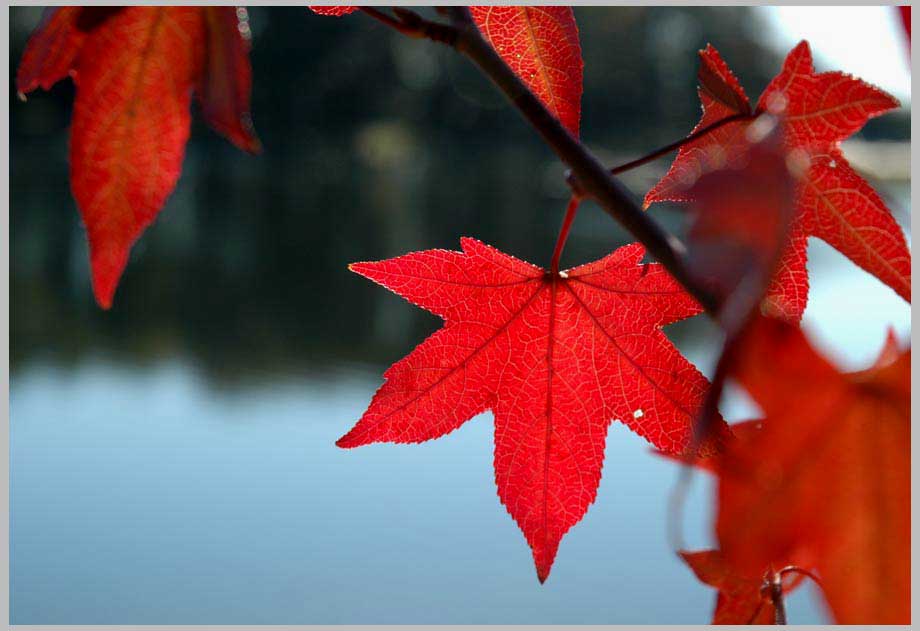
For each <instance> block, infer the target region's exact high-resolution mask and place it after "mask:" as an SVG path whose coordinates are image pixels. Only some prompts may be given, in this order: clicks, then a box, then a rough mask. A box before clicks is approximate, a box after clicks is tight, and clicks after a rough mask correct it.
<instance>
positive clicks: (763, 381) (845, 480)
mask: <svg viewBox="0 0 920 631" xmlns="http://www.w3.org/2000/svg"><path fill="white" fill-rule="evenodd" d="M893 354H894V353H893V352H892V348H891V343H890V342H889V343H888V344H886V346H885V348H884V349H883V351H882V353H881V355H880V357H879V360H878V362H876V365H875V366H873V367H872V368H870V369H868V370H865V371H862V372H858V373H852V374H843V373H841V372H839V371H838V370H837V369H836V368H835V367H834V366H833V365H831V364H830V363H828V362H827V361H826V360H825V359H823V358H821V357H820V356H819V355H818V354H817V353H816V352H815V351H814V350H813V349H812V348H811V346H810V345H809V344H808V342H807V340H806V339H805V337H804V335H803V334H802V332H801V331H800V330H799V329H798V328H796V327H793V326H791V325H789V324H784V323H782V322H778V321H774V320H767V319H762V320H760V321H758V322H756V323H755V324H754V325H752V327H751V329H750V330H749V333H748V334H747V336H746V337H745V338H744V339H743V340H742V342H741V346H740V347H739V352H738V353H737V354H736V357H737V358H738V359H737V360H736V361H737V364H736V366H735V368H734V375H735V377H736V378H737V379H738V380H739V381H740V382H741V383H742V384H743V385H744V387H745V388H746V389H747V390H748V391H749V392H750V393H751V394H752V396H753V397H754V398H755V399H756V401H757V402H758V403H759V404H760V406H761V407H762V408H763V410H764V412H765V413H766V419H764V421H763V429H762V430H761V432H760V435H759V436H758V437H757V439H756V440H746V441H732V442H730V443H728V444H726V446H725V451H724V453H723V454H722V455H721V456H720V458H719V464H718V467H717V468H718V472H719V493H718V498H719V508H718V518H717V522H716V532H717V535H718V539H719V544H720V549H721V550H722V552H723V553H724V554H725V559H726V561H727V562H728V563H729V564H730V565H731V567H732V568H733V571H734V572H737V573H739V574H742V575H744V574H748V575H749V574H751V573H756V572H757V571H760V570H761V569H762V568H763V567H765V566H766V565H767V564H769V563H770V562H771V561H773V560H774V559H784V558H790V557H791V556H793V555H795V554H799V553H800V552H804V553H805V554H808V555H809V556H810V557H811V558H812V559H813V560H814V563H813V566H814V568H815V569H816V570H817V571H818V574H819V575H820V577H821V582H822V588H823V592H824V594H825V596H826V598H827V602H828V605H829V606H830V609H831V611H832V612H833V614H834V618H835V619H836V621H837V622H838V623H840V624H908V623H909V622H910V351H909V350H908V351H906V352H899V353H898V356H897V358H893V357H892V355H893ZM803 384H807V387H803Z"/></svg>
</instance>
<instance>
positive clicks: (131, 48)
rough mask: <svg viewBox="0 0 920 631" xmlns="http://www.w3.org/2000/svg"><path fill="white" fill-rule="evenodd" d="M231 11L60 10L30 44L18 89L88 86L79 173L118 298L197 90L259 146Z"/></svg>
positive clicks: (100, 280)
mask: <svg viewBox="0 0 920 631" xmlns="http://www.w3.org/2000/svg"><path fill="white" fill-rule="evenodd" d="M238 21H239V20H238V17H237V13H236V10H235V9H233V8H229V7H221V8H218V7H115V8H76V7H63V8H60V9H54V10H51V11H50V12H49V13H48V14H47V15H46V18H45V20H44V22H43V23H42V25H41V26H40V27H39V29H38V30H37V31H36V32H35V34H33V36H32V38H31V39H30V40H29V43H28V46H27V48H26V51H25V53H24V54H23V59H22V63H21V64H20V67H19V74H18V77H17V83H18V87H19V91H20V92H22V93H25V92H29V91H31V90H33V89H35V88H36V87H39V86H41V87H43V88H46V89H47V88H49V87H50V86H51V85H53V84H54V83H55V82H57V81H58V80H60V79H62V78H64V77H65V76H67V75H70V76H72V77H73V78H74V81H75V83H76V84H77V97H76V103H75V104H74V114H73V127H72V131H71V142H70V179H71V187H72V189H73V193H74V197H75V198H76V200H77V204H78V206H79V208H80V213H81V215H82V217H83V222H84V224H85V225H86V230H87V233H88V236H89V244H90V260H91V264H92V272H93V290H94V292H95V295H96V301H97V302H98V303H99V305H100V306H101V307H103V308H108V307H110V306H111V304H112V298H113V296H114V293H115V288H116V286H117V284H118V280H119V278H120V277H121V274H122V272H123V271H124V268H125V265H126V263H127V260H128V254H129V251H130V249H131V246H132V245H133V244H134V242H135V241H136V240H137V238H138V237H139V236H140V235H141V233H143V231H144V229H145V228H146V227H147V226H148V225H150V223H151V222H152V221H153V220H154V219H155V218H156V216H157V214H158V213H159V211H160V209H161V208H162V206H163V204H164V203H165V201H166V198H167V197H168V196H169V194H170V193H171V192H172V190H173V188H174V187H175V185H176V181H177V180H178V178H179V173H180V171H181V167H182V158H183V154H184V152H185V143H186V141H187V140H188V135H189V127H190V123H191V120H190V114H189V106H190V102H191V95H192V90H193V89H197V90H198V91H199V96H200V98H201V101H202V110H203V112H204V116H205V119H206V120H207V121H208V123H210V124H211V125H212V126H213V127H214V128H215V129H217V130H218V131H220V132H221V133H223V134H224V135H226V136H227V137H228V138H230V139H231V140H232V141H233V142H234V143H235V144H237V145H238V146H240V147H241V148H243V149H246V150H249V151H256V150H257V149H258V140H257V139H256V138H255V135H254V133H253V131H252V125H251V123H250V121H249V114H248V110H249V90H250V83H251V77H250V68H249V59H248V55H247V51H248V41H247V40H246V38H245V37H244V36H243V34H242V32H241V29H240V28H239V27H238Z"/></svg>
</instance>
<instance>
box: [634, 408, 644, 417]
mask: <svg viewBox="0 0 920 631" xmlns="http://www.w3.org/2000/svg"><path fill="white" fill-rule="evenodd" d="M643 416H645V412H643V411H642V408H639V409H638V410H636V411H635V412H633V418H642V417H643Z"/></svg>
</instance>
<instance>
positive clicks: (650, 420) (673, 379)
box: [338, 239, 715, 581]
mask: <svg viewBox="0 0 920 631" xmlns="http://www.w3.org/2000/svg"><path fill="white" fill-rule="evenodd" d="M461 244H462V246H463V252H449V251H446V250H429V251H425V252H415V253H412V254H407V255H405V256H400V257H397V258H394V259H389V260H386V261H381V262H377V263H356V264H354V265H352V266H351V269H352V270H353V271H355V272H357V273H359V274H361V275H363V276H366V277H367V278H369V279H371V280H373V281H374V282H377V283H379V284H381V285H383V286H384V287H387V288H388V289H390V290H392V291H394V292H396V293H398V294H399V295H401V296H403V297H404V298H406V299H407V300H409V301H410V302H412V303H414V304H417V305H418V306H420V307H422V308H424V309H427V310H429V311H431V312H432V313H434V314H436V315H438V316H440V317H442V318H444V320H445V325H444V328H442V329H441V330H440V331H438V332H437V333H435V334H434V335H432V336H431V337H430V338H428V339H427V340H426V341H425V342H424V343H423V344H421V345H420V346H419V347H418V348H416V349H415V350H414V351H413V352H412V353H410V354H409V355H408V356H407V357H405V358H404V359H402V360H400V361H399V362H397V363H396V364H394V365H393V366H392V367H391V368H390V369H389V370H387V372H386V373H385V374H384V377H385V378H386V383H384V385H383V386H382V387H381V388H380V390H379V391H378V392H377V394H376V395H375V396H374V400H373V402H372V403H371V405H370V407H369V408H368V410H367V412H365V413H364V416H363V417H362V418H361V420H360V421H358V423H357V425H355V427H354V428H353V429H352V430H351V431H350V432H348V434H346V435H345V436H344V437H343V438H341V439H340V440H339V442H338V444H339V445H340V446H342V447H356V446H358V445H364V444H367V443H371V442H380V441H386V442H401V443H412V442H420V441H424V440H429V439H431V438H437V437H439V436H443V435H444V434H447V433H449V432H451V431H453V430H454V429H456V428H457V427H459V426H460V425H461V424H463V423H464V422H465V421H467V420H468V419H469V418H470V417H472V416H474V415H476V414H478V413H480V412H483V411H485V410H487V409H491V410H492V411H493V412H494V414H495V478H496V482H497V485H498V494H499V497H500V498H501V500H502V503H503V504H504V505H505V506H506V507H507V508H508V511H509V512H510V513H511V515H512V517H514V519H515V520H516V521H517V523H518V525H519V526H520V527H521V530H523V532H524V535H525V536H526V538H527V541H528V543H529V544H530V546H531V548H532V549H533V556H534V561H535V563H536V567H537V575H538V577H539V578H540V580H541V581H543V580H545V579H546V577H547V575H548V574H549V571H550V567H551V565H552V563H553V559H554V557H555V555H556V550H557V548H558V546H559V542H560V541H561V539H562V536H563V535H564V534H565V533H566V532H567V531H568V529H569V528H571V527H572V526H573V525H574V524H575V523H577V522H578V521H579V520H580V519H581V518H582V516H583V515H584V514H585V512H586V511H587V509H588V506H589V505H590V504H591V503H592V502H593V501H594V498H595V495H596V492H597V486H598V483H599V482H600V477H601V466H602V463H603V460H604V442H605V439H606V435H607V427H608V425H609V424H610V419H618V420H620V421H621V422H623V423H625V424H626V425H627V426H628V427H630V428H631V429H632V430H633V431H635V432H636V433H638V434H640V435H642V436H643V437H645V438H646V439H647V440H648V441H649V442H651V443H652V444H653V445H655V446H656V447H658V448H659V449H661V450H664V451H666V452H670V453H680V452H682V451H683V450H684V449H685V448H686V447H687V446H688V443H689V440H690V436H691V424H692V422H693V418H694V415H695V412H696V410H697V408H698V407H699V405H700V402H701V400H702V397H703V395H704V394H705V391H706V387H707V382H706V380H705V378H704V377H703V376H702V375H701V374H700V373H699V372H698V371H697V370H696V368H694V367H693V365H692V364H690V363H689V362H688V361H687V360H686V359H684V358H683V357H682V356H681V355H680V353H678V351H677V350H676V349H675V348H674V347H673V346H672V345H671V343H670V342H669V341H668V339H667V338H666V337H665V335H664V334H663V333H662V332H661V327H663V326H665V325H667V324H670V323H672V322H676V321H678V320H682V319H684V318H687V317H689V316H692V315H695V314H697V313H699V311H700V307H699V306H698V305H697V303H696V302H695V301H694V300H693V299H692V298H690V296H689V295H688V294H686V293H685V292H684V291H682V290H681V289H680V287H679V286H678V285H677V284H676V283H675V282H674V281H673V280H672V279H671V277H670V276H669V275H668V274H667V272H665V271H664V269H663V268H662V267H661V266H660V265H657V264H648V263H646V264H643V263H641V260H642V257H643V256H644V254H645V252H644V249H643V248H642V247H641V246H640V245H638V244H633V245H628V246H625V247H622V248H620V249H619V250H616V251H615V252H613V253H612V254H610V255H608V256H606V257H605V258H603V259H601V260H599V261H595V262H594V263H590V264H588V265H583V266H581V267H576V268H574V269H571V270H568V271H567V272H562V273H560V274H559V275H552V274H549V273H548V272H546V271H544V270H542V269H540V268H538V267H536V266H534V265H531V264H529V263H525V262H523V261H520V260H518V259H515V258H513V257H511V256H508V255H507V254H503V253H501V252H499V251H498V250H495V249H494V248H491V247H489V246H486V245H483V244H482V243H480V242H478V241H476V240H474V239H463V240H462V242H461ZM714 447H715V445H713V444H712V443H709V444H707V445H706V446H705V447H704V448H703V450H702V451H703V453H708V452H710V451H712V450H713V448H714Z"/></svg>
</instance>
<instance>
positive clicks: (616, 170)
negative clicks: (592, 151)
mask: <svg viewBox="0 0 920 631" xmlns="http://www.w3.org/2000/svg"><path fill="white" fill-rule="evenodd" d="M761 113H762V112H761V111H759V110H758V111H755V112H753V113H750V114H749V113H745V112H741V113H738V114H732V115H731V116H726V117H725V118H723V119H720V120H718V121H716V122H714V123H713V124H711V125H707V126H706V127H703V128H702V129H698V130H696V131H694V132H693V133H691V134H690V135H689V136H687V137H686V138H681V139H680V140H677V141H675V142H672V143H670V144H668V145H665V146H663V147H659V148H658V149H655V150H654V151H652V152H651V153H648V154H646V155H644V156H642V157H641V158H636V159H635V160H631V161H629V162H626V163H624V164H621V165H619V166H615V167H611V169H610V174H611V175H619V174H620V173H624V172H626V171H629V170H631V169H635V168H637V167H640V166H642V165H643V164H648V163H649V162H653V161H655V160H657V159H658V158H660V157H662V156H664V155H667V154H669V153H671V152H672V151H674V150H675V149H680V148H681V147H683V146H684V145H687V144H690V143H691V142H693V141H694V140H698V139H700V138H702V137H703V136H706V135H707V134H710V133H712V132H714V131H715V130H717V129H719V128H720V127H723V126H725V125H728V124H729V123H734V122H735V121H741V120H753V119H755V118H757V117H758V116H760V114H761Z"/></svg>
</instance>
